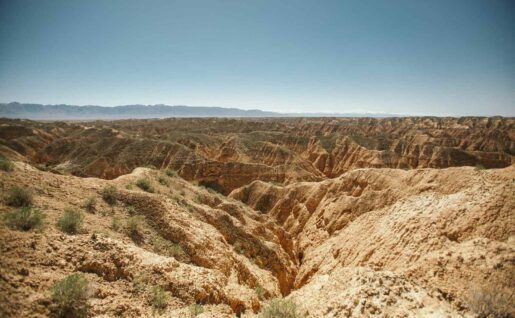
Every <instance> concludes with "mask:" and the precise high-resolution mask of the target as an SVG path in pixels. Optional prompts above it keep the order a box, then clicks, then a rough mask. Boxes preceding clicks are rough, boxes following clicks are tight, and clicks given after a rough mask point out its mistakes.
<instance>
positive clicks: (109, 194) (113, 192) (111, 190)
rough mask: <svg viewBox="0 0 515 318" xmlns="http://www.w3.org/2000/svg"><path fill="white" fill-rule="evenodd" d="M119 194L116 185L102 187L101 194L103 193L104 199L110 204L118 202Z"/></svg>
mask: <svg viewBox="0 0 515 318" xmlns="http://www.w3.org/2000/svg"><path fill="white" fill-rule="evenodd" d="M117 194H118V189H116V187H115V186H113V185H110V186H107V187H105V188H103V189H102V191H101V192H100V195H102V199H103V200H104V201H105V202H106V203H107V204H109V205H115V204H116V196H117Z"/></svg>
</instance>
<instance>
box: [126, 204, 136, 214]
mask: <svg viewBox="0 0 515 318" xmlns="http://www.w3.org/2000/svg"><path fill="white" fill-rule="evenodd" d="M126 210H127V213H128V214H129V215H130V216H133V215H135V214H136V208H135V207H134V206H132V205H128V206H127V207H126Z"/></svg>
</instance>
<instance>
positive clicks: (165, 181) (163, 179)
mask: <svg viewBox="0 0 515 318" xmlns="http://www.w3.org/2000/svg"><path fill="white" fill-rule="evenodd" d="M157 181H158V182H159V183H160V184H161V185H164V186H167V185H169V184H170V183H169V182H168V178H167V177H166V175H159V176H158V177H157Z"/></svg>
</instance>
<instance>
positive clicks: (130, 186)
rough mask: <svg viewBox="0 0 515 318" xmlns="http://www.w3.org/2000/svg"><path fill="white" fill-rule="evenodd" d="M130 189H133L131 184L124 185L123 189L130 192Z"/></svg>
mask: <svg viewBox="0 0 515 318" xmlns="http://www.w3.org/2000/svg"><path fill="white" fill-rule="evenodd" d="M132 188H133V187H132V183H128V184H126V185H125V189H127V190H132Z"/></svg>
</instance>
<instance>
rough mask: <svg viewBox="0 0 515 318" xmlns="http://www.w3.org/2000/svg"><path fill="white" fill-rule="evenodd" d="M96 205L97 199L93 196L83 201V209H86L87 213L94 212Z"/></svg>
mask: <svg viewBox="0 0 515 318" xmlns="http://www.w3.org/2000/svg"><path fill="white" fill-rule="evenodd" d="M96 206H97V199H96V198H95V197H89V198H88V199H87V200H86V201H85V202H84V209H85V210H86V211H88V212H89V213H95V211H96Z"/></svg>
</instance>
